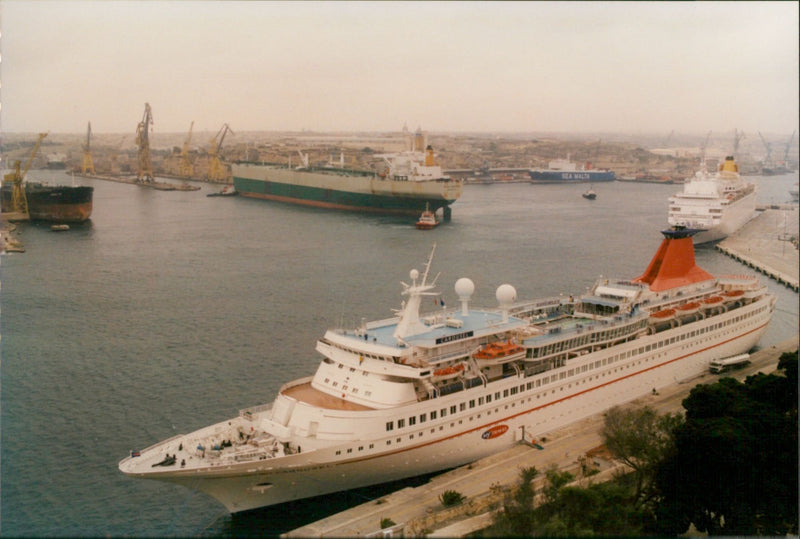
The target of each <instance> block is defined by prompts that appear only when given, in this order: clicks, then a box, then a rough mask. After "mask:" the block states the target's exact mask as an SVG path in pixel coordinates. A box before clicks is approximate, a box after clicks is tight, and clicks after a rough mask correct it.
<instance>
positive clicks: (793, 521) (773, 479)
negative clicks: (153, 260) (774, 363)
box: [654, 353, 798, 535]
mask: <svg viewBox="0 0 800 539" xmlns="http://www.w3.org/2000/svg"><path fill="white" fill-rule="evenodd" d="M779 371H781V372H783V373H785V376H784V375H779V374H775V373H773V374H769V375H764V374H757V375H754V376H750V377H748V378H747V380H745V382H744V383H742V382H738V381H736V380H734V379H732V378H723V379H721V380H720V381H719V382H717V383H716V384H714V385H701V386H697V387H695V388H694V389H692V391H691V393H690V394H689V396H688V397H687V398H686V399H685V400H684V401H683V406H684V408H685V409H686V420H685V422H684V423H683V424H682V425H680V426H679V427H678V428H677V429H676V431H675V448H674V451H672V452H671V454H669V455H668V456H667V457H666V458H665V459H664V461H663V462H662V464H661V465H660V466H659V468H658V470H657V473H656V487H657V490H658V493H659V498H660V500H659V503H658V505H657V507H656V509H655V518H656V529H655V530H654V531H656V532H657V533H667V534H678V533H683V532H685V531H686V530H687V529H688V526H689V524H690V523H692V524H694V526H695V527H696V528H697V530H698V531H700V532H708V533H709V534H710V535H719V534H725V535H754V534H762V535H786V534H796V533H797V525H798V514H797V493H798V491H797V487H798V482H797V472H798V466H797V455H798V452H797V441H798V438H797V354H796V353H795V354H793V355H790V357H786V358H784V357H783V356H782V358H781V361H780V363H779Z"/></svg>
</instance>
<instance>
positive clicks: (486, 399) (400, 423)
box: [386, 307, 765, 431]
mask: <svg viewBox="0 0 800 539" xmlns="http://www.w3.org/2000/svg"><path fill="white" fill-rule="evenodd" d="M764 309H765V307H762V308H761V309H759V310H758V311H754V312H753V313H749V314H746V315H741V316H737V317H736V318H734V319H731V320H727V321H725V322H720V323H719V324H714V325H713V326H709V327H707V328H701V329H698V330H695V331H692V332H691V333H684V334H683V335H679V336H676V337H671V338H669V339H665V340H663V341H659V342H656V343H653V344H648V345H646V346H641V347H639V348H635V349H633V350H628V351H627V352H622V353H620V354H616V355H614V356H611V357H609V358H606V359H598V360H597V361H595V362H594V363H589V364H586V365H582V366H581V367H578V368H575V369H569V370H568V371H565V372H560V373H558V374H553V375H551V376H545V377H543V378H541V379H539V380H536V381H532V382H527V383H526V384H520V385H519V386H514V387H511V388H509V389H505V390H503V392H502V397H503V398H505V397H509V396H511V395H516V394H518V393H520V392H522V391H526V390H528V391H530V390H531V389H535V388H538V387H541V386H543V385H546V384H548V383H551V382H556V381H559V380H564V379H566V378H568V377H572V376H575V375H576V374H580V373H584V372H587V371H588V370H589V369H599V368H601V367H604V366H607V365H611V364H612V363H615V362H617V361H622V360H625V359H628V358H630V357H633V356H636V355H641V354H644V353H647V352H651V351H653V350H657V349H658V348H663V347H664V346H667V345H670V344H674V343H676V342H678V341H682V340H685V339H688V338H692V337H697V336H698V335H701V334H703V333H707V332H711V331H714V330H716V329H719V328H721V327H723V326H727V325H730V324H734V323H736V322H740V321H741V320H743V319H744V318H747V317H750V316H753V315H754V314H756V313H757V312H761V311H763V310H764ZM648 361H649V358H648ZM500 398H501V395H500V392H499V391H497V392H495V393H494V399H495V400H499V399H500ZM490 402H492V394H491V393H489V394H487V395H484V396H482V397H478V399H477V405H478V406H483V405H484V404H488V403H490ZM467 406H469V408H474V407H475V406H476V401H475V399H471V400H470V401H469V402H468V403H466V402H462V403H460V404H458V405H457V406H456V405H453V406H450V413H451V414H455V413H456V411H462V412H463V411H465V410H466V409H467ZM439 415H440V416H441V417H446V416H447V408H442V409H441V410H439ZM417 418H419V422H420V423H424V422H425V421H427V419H428V414H424V413H423V414H420V415H419V416H411V417H409V418H408V425H409V426H412V425H415V424H416V423H417ZM436 418H437V411H436V410H432V411H431V412H430V419H431V420H435V419H436ZM405 426H406V420H405V419H398V420H397V428H398V429H402V428H404V427H405ZM386 430H387V431H391V430H394V421H388V422H387V423H386Z"/></svg>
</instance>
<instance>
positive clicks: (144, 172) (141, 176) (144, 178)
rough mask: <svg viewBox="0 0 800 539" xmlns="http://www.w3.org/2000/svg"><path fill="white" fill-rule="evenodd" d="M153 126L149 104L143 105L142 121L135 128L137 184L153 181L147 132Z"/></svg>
mask: <svg viewBox="0 0 800 539" xmlns="http://www.w3.org/2000/svg"><path fill="white" fill-rule="evenodd" d="M151 125H153V113H152V111H151V110H150V103H145V104H144V115H143V116H142V121H141V122H139V125H138V126H136V144H137V145H138V146H139V173H138V174H137V175H136V181H137V182H152V181H153V162H152V160H151V159H150V137H149V131H150V129H152V128H151Z"/></svg>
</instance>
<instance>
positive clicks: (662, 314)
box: [650, 309, 675, 322]
mask: <svg viewBox="0 0 800 539" xmlns="http://www.w3.org/2000/svg"><path fill="white" fill-rule="evenodd" d="M673 318H675V309H664V310H661V311H656V312H654V313H652V314H651V315H650V320H652V321H654V322H666V321H667V320H672V319H673Z"/></svg>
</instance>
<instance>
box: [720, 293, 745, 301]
mask: <svg viewBox="0 0 800 539" xmlns="http://www.w3.org/2000/svg"><path fill="white" fill-rule="evenodd" d="M722 295H723V296H724V298H723V299H724V300H725V301H736V300H737V299H740V298H741V297H742V296H744V290H729V291H727V292H723V293H722Z"/></svg>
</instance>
